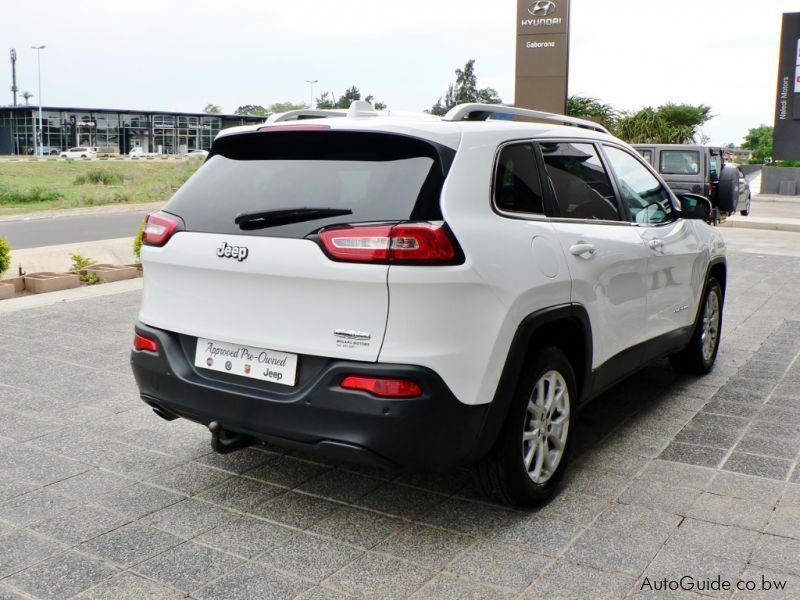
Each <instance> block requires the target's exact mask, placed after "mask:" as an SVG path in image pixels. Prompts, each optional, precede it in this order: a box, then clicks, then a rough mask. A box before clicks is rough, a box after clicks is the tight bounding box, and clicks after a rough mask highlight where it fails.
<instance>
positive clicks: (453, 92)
mask: <svg viewBox="0 0 800 600" xmlns="http://www.w3.org/2000/svg"><path fill="white" fill-rule="evenodd" d="M468 102H479V103H482V104H500V103H501V102H502V100H501V99H500V96H498V95H497V91H496V90H495V89H494V88H488V87H487V88H482V89H481V88H478V77H477V75H475V59H474V58H471V59H469V60H468V61H467V64H465V65H464V68H463V69H456V82H455V83H451V84H450V85H449V86H448V88H447V92H445V95H444V97H441V96H440V97H439V99H438V100H437V101H436V104H434V105H433V107H431V110H430V112H431V113H432V114H434V115H439V116H441V115H444V114H446V113H447V111H448V110H450V109H451V108H453V107H454V106H456V105H458V104H464V103H468Z"/></svg>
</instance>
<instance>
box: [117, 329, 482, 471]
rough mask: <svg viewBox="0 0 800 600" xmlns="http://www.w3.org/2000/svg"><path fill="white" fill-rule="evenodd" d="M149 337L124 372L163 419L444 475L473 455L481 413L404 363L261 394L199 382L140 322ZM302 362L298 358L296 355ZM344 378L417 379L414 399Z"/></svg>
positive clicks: (426, 372) (341, 367)
mask: <svg viewBox="0 0 800 600" xmlns="http://www.w3.org/2000/svg"><path fill="white" fill-rule="evenodd" d="M136 330H137V331H138V332H139V333H142V334H144V335H146V336H148V337H151V338H155V339H157V340H158V344H159V351H158V352H157V353H152V352H146V351H137V350H133V351H132V353H131V365H132V367H133V373H134V376H135V378H136V382H137V384H138V386H139V390H140V393H141V396H142V400H144V401H145V402H147V403H148V404H150V405H151V406H153V407H155V408H157V409H158V410H159V411H160V412H162V413H166V414H175V415H178V416H181V417H184V418H186V419H190V420H192V421H196V422H198V423H202V424H203V425H206V426H208V425H209V424H210V423H211V422H212V421H217V422H219V423H220V425H221V427H222V428H224V429H225V431H227V432H231V433H234V434H241V435H243V436H249V437H252V438H255V439H257V440H263V441H266V442H270V443H273V444H276V445H280V446H288V447H292V448H302V449H305V450H311V451H314V452H318V453H319V454H321V455H324V456H326V457H328V458H334V459H341V460H348V461H354V462H366V463H370V464H382V465H402V466H408V467H415V468H431V469H443V468H448V467H451V466H454V465H457V464H463V463H464V462H465V461H467V460H468V459H469V457H470V455H471V454H472V453H473V451H474V448H475V445H476V443H477V438H478V437H479V435H480V433H481V430H482V428H483V423H484V420H485V417H486V412H487V406H486V405H481V406H468V405H466V404H463V403H461V402H459V401H458V399H456V398H455V396H454V395H453V393H452V392H451V391H450V389H449V388H448V387H447V385H446V384H445V383H444V381H442V379H441V377H439V376H438V375H437V374H436V373H435V372H433V371H431V370H430V369H427V368H424V367H419V366H411V365H390V364H378V363H367V362H359V361H344V360H333V359H331V360H328V361H327V362H326V364H325V366H324V367H323V368H322V369H320V370H319V371H318V372H317V373H315V375H314V376H313V378H311V379H309V380H306V381H301V382H299V383H298V384H297V385H296V386H295V388H290V389H289V390H288V391H283V392H282V393H280V394H272V393H270V392H269V391H266V390H264V389H262V388H256V387H253V386H252V385H248V381H247V380H246V379H244V378H242V382H241V383H233V382H230V381H220V380H219V379H216V378H213V377H209V376H205V375H204V374H203V370H202V369H197V368H196V367H195V366H194V365H193V364H192V363H191V362H190V361H189V360H188V357H187V355H186V353H185V352H184V350H183V349H182V347H181V343H180V339H179V336H178V335H177V334H174V333H171V332H168V331H164V330H161V329H156V328H153V327H149V326H146V325H143V324H141V323H139V324H137V325H136ZM301 360H302V357H301ZM349 374H363V375H368V376H369V375H372V376H382V377H402V378H409V379H413V380H414V381H416V382H417V383H418V384H419V385H420V387H421V388H422V390H423V394H422V396H420V397H418V398H412V399H386V398H376V397H374V396H371V395H370V394H368V393H366V392H361V391H355V390H345V389H342V388H341V387H340V386H339V384H340V383H341V381H342V379H343V378H344V377H345V376H346V375H349Z"/></svg>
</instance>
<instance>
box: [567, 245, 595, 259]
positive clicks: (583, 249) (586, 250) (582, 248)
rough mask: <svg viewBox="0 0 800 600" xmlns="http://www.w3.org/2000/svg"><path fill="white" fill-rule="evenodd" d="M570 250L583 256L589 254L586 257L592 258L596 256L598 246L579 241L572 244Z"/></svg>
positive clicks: (576, 254)
mask: <svg viewBox="0 0 800 600" xmlns="http://www.w3.org/2000/svg"><path fill="white" fill-rule="evenodd" d="M569 251H570V252H571V253H572V254H574V255H575V256H583V255H584V254H588V255H589V256H588V257H586V258H591V257H592V256H594V253H595V252H596V251H597V248H595V247H594V244H587V243H585V242H578V243H577V244H572V246H570V247H569Z"/></svg>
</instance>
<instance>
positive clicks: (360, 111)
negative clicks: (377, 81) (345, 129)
mask: <svg viewBox="0 0 800 600" xmlns="http://www.w3.org/2000/svg"><path fill="white" fill-rule="evenodd" d="M378 116H380V115H379V114H378V113H377V112H376V111H375V108H374V107H373V106H372V104H370V103H369V102H364V101H363V100H354V101H353V102H351V103H350V108H348V109H330V110H328V109H325V110H321V109H318V108H300V109H298V110H290V111H288V112H285V113H278V114H275V115H272V116H271V117H270V118H269V119H267V123H280V122H282V121H300V120H304V119H325V118H328V117H350V118H353V117H378Z"/></svg>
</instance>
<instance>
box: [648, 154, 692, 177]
mask: <svg viewBox="0 0 800 600" xmlns="http://www.w3.org/2000/svg"><path fill="white" fill-rule="evenodd" d="M658 170H659V172H661V173H663V174H664V175H697V174H698V173H699V172H700V153H699V152H698V151H697V150H662V151H661V158H660V162H659V167H658Z"/></svg>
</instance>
